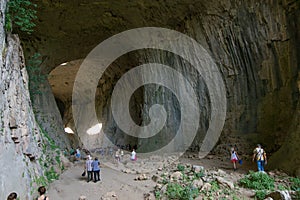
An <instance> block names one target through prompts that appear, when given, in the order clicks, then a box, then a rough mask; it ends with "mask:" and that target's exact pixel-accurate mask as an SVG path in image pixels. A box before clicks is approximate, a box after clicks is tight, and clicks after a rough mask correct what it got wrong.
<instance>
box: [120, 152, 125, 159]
mask: <svg viewBox="0 0 300 200" xmlns="http://www.w3.org/2000/svg"><path fill="white" fill-rule="evenodd" d="M123 157H124V151H123V150H121V155H120V160H123Z"/></svg>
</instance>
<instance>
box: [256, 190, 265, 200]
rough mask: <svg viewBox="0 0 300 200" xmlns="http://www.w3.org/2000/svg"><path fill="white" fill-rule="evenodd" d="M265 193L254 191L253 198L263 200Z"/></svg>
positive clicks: (263, 191)
mask: <svg viewBox="0 0 300 200" xmlns="http://www.w3.org/2000/svg"><path fill="white" fill-rule="evenodd" d="M266 195H267V192H266V191H265V190H257V191H255V197H256V198H257V199H259V200H261V199H265V197H266Z"/></svg>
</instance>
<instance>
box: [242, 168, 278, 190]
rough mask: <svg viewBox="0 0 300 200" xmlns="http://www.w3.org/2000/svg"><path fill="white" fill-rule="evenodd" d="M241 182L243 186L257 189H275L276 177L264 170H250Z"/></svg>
mask: <svg viewBox="0 0 300 200" xmlns="http://www.w3.org/2000/svg"><path fill="white" fill-rule="evenodd" d="M239 182H240V184H241V185H242V186H243V187H246V188H250V189H255V190H273V189H274V188H275V185H274V179H273V178H271V177H269V176H268V174H266V173H262V172H253V171H250V173H249V174H248V175H246V176H245V177H244V178H242V179H241V180H240V181H239Z"/></svg>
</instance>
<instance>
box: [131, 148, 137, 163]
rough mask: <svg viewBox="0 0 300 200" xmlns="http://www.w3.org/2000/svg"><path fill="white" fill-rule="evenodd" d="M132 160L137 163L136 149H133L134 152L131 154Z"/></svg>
mask: <svg viewBox="0 0 300 200" xmlns="http://www.w3.org/2000/svg"><path fill="white" fill-rule="evenodd" d="M130 159H131V160H132V161H136V152H135V151H134V149H133V150H132V152H131V157H130Z"/></svg>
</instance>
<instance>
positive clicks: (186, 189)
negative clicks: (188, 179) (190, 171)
mask: <svg viewBox="0 0 300 200" xmlns="http://www.w3.org/2000/svg"><path fill="white" fill-rule="evenodd" d="M166 195H167V196H168V199H181V200H191V199H194V198H195V197H197V196H198V195H199V190H198V188H193V187H191V185H187V186H183V185H181V184H179V183H170V184H168V186H167V192H166Z"/></svg>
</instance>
